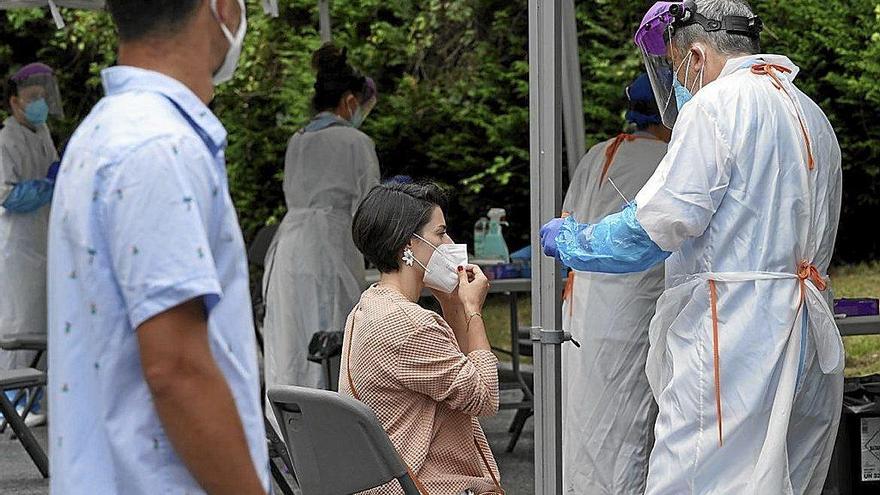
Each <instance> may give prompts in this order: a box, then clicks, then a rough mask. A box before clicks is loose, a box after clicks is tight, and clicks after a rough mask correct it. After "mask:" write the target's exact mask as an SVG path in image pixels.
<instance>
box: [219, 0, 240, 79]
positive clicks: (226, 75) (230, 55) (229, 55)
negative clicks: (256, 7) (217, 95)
mask: <svg viewBox="0 0 880 495" xmlns="http://www.w3.org/2000/svg"><path fill="white" fill-rule="evenodd" d="M238 6H239V8H240V9H241V22H239V24H238V31H237V32H236V33H235V35H233V34H232V31H230V30H229V28H228V27H226V24H223V21H221V20H220V14H219V13H218V12H217V0H211V12H213V13H214V17H216V18H217V22H219V23H220V30H221V31H223V34H224V35H225V36H226V39H227V40H228V41H229V50H228V51H227V52H226V59H225V60H223V65H221V66H220V68H219V69H217V72H215V73H214V77H213V81H214V86H218V85H220V84H223V83H225V82H227V81H229V80H230V79H232V76H233V75H234V74H235V69H236V67H238V59H239V57H241V48H242V46H243V45H244V36H245V34H246V33H247V8H246V7H245V5H244V0H238Z"/></svg>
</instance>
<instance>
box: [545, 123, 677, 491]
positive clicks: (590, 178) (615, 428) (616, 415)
mask: <svg viewBox="0 0 880 495" xmlns="http://www.w3.org/2000/svg"><path fill="white" fill-rule="evenodd" d="M615 150H616V153H615ZM665 153H666V143H664V142H663V141H660V140H658V139H656V138H654V137H653V136H652V135H651V134H648V133H643V132H639V133H636V134H635V135H621V136H619V137H617V138H615V139H610V140H608V141H606V142H603V143H599V144H598V145H596V146H594V147H593V148H591V149H590V151H589V152H588V153H587V154H586V156H584V158H583V159H582V160H581V163H580V165H579V166H578V168H577V170H576V172H575V175H574V177H573V178H572V182H571V185H570V186H569V189H568V193H567V194H566V196H565V203H564V205H563V210H565V211H567V212H569V213H571V214H573V215H574V218H575V219H576V220H577V221H578V222H580V223H587V222H589V223H593V222H596V221H598V220H601V219H602V218H603V217H605V216H606V215H609V214H612V213H617V212H618V211H620V209H621V207H622V206H623V205H625V202H624V200H623V199H622V198H621V197H620V195H619V194H618V193H617V191H615V190H614V187H613V186H612V185H611V184H610V183H609V182H608V177H611V178H612V179H613V180H614V183H615V184H616V185H617V187H618V188H620V190H621V192H622V193H623V194H624V195H625V196H626V197H627V198H628V199H630V200H632V199H633V198H635V196H636V194H637V193H638V192H639V190H641V188H642V186H644V185H645V182H647V181H648V179H649V178H650V177H651V175H652V174H653V173H654V170H655V169H656V168H657V164H658V163H660V160H661V159H662V158H663V155H664V154H665ZM573 277H574V278H573V280H571V281H570V282H569V283H570V285H569V288H568V290H567V291H566V300H565V302H564V303H563V321H564V328H565V330H566V331H569V332H571V333H572V336H573V337H574V338H575V339H576V340H578V341H579V342H580V343H581V347H580V348H576V347H574V346H563V351H562V352H563V359H562V367H563V371H562V383H563V394H564V395H563V398H562V411H563V413H562V414H563V421H562V425H563V426H562V429H563V437H562V448H563V466H564V473H563V474H564V484H565V490H566V493H570V494H590V495H642V494H643V493H644V492H645V479H646V477H647V472H648V453H649V452H650V448H651V438H652V433H651V432H652V430H653V427H654V417H655V415H656V406H655V405H654V400H653V398H652V397H651V389H650V387H649V386H648V379H647V377H646V376H645V359H646V358H647V354H648V325H649V323H650V321H651V317H652V316H653V315H654V305H655V303H656V302H657V298H658V297H659V296H660V293H661V292H662V291H663V265H659V266H657V267H654V268H653V269H652V270H649V271H646V272H642V273H634V274H629V275H607V274H602V273H586V272H576V273H573Z"/></svg>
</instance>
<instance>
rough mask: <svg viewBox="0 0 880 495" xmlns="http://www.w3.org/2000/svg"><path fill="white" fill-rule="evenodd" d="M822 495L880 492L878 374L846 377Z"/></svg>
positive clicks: (879, 384) (860, 494)
mask: <svg viewBox="0 0 880 495" xmlns="http://www.w3.org/2000/svg"><path fill="white" fill-rule="evenodd" d="M822 493H823V495H876V494H878V493H880V375H871V376H864V377H857V378H847V379H846V381H845V382H844V394H843V414H842V415H841V417H840V428H839V430H838V435H837V442H836V444H835V446H834V453H833V455H832V457H831V466H830V467H829V470H828V478H827V480H826V482H825V488H824V490H823V491H822Z"/></svg>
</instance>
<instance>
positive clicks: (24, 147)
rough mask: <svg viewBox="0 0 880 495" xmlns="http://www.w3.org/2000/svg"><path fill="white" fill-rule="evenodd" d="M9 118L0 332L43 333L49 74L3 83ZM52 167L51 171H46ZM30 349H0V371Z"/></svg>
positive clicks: (51, 150) (1, 206)
mask: <svg viewBox="0 0 880 495" xmlns="http://www.w3.org/2000/svg"><path fill="white" fill-rule="evenodd" d="M7 102H8V103H9V108H10V110H11V113H12V115H11V116H10V117H9V118H7V119H6V120H5V121H4V122H3V128H2V129H0V294H2V296H0V329H2V330H0V332H2V333H4V334H22V333H46V243H47V237H46V236H47V232H48V229H49V206H48V205H49V202H50V201H51V200H52V191H53V189H54V176H55V174H56V173H57V166H56V167H53V166H52V165H53V163H55V162H56V161H57V160H58V152H57V151H56V149H55V144H54V143H53V141H52V136H51V134H50V133H49V127H48V126H47V125H46V122H47V120H48V118H49V115H53V116H58V117H60V116H62V115H63V112H62V107H61V94H60V92H59V90H58V84H57V81H56V79H55V75H54V72H53V70H52V69H51V68H50V67H49V66H47V65H44V64H41V63H33V64H30V65H26V66H24V67H22V68H21V69H20V70H18V71H17V72H16V73H15V74H13V75H12V77H11V78H10V79H9V80H8V81H7ZM50 168H52V170H50ZM32 359H33V351H4V350H0V369H4V370H6V369H14V368H21V367H25V366H29V365H30V363H31V360H32Z"/></svg>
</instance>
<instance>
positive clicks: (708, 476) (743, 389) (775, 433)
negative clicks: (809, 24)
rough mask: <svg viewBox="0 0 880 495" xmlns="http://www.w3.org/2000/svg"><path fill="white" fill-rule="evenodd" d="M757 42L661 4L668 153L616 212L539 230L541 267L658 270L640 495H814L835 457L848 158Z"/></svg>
mask: <svg viewBox="0 0 880 495" xmlns="http://www.w3.org/2000/svg"><path fill="white" fill-rule="evenodd" d="M761 29H762V24H761V21H760V19H758V18H757V17H756V16H755V15H754V13H753V12H752V10H751V8H750V7H749V6H748V4H747V3H746V2H744V1H742V0H699V1H696V2H694V1H692V0H688V1H685V2H658V3H657V4H655V5H654V6H653V7H652V8H651V9H650V10H649V12H648V14H647V15H646V16H645V18H644V20H643V22H642V25H641V26H640V28H639V30H638V32H637V34H636V43H637V45H638V46H639V48H640V49H641V50H642V52H643V56H644V59H645V63H646V66H647V69H648V74H649V77H650V78H651V83H652V87H653V89H654V93H655V96H656V97H657V102H658V106H659V108H660V110H661V113H662V116H663V119H664V123H665V124H666V125H667V126H669V127H672V128H673V133H672V140H671V142H670V144H669V151H668V152H667V154H666V157H664V159H663V161H662V162H661V163H660V165H659V166H658V167H657V171H656V173H655V174H654V175H653V176H652V177H651V179H650V180H649V181H648V183H647V184H646V185H645V187H644V188H642V190H641V191H640V192H639V193H638V194H637V195H636V198H635V200H634V201H633V202H632V204H631V205H629V206H627V207H626V208H624V209H623V210H622V211H621V212H619V213H615V214H613V215H610V216H607V217H605V218H604V219H602V220H600V221H598V222H596V223H592V224H578V223H577V222H576V221H575V220H574V219H573V218H568V219H564V220H563V219H555V220H553V221H551V222H549V223H548V224H547V225H545V226H544V228H542V244H543V247H544V251H545V253H546V254H548V255H552V256H557V257H558V258H559V259H560V260H561V261H562V262H563V263H564V264H566V265H568V266H570V267H573V268H576V269H578V270H582V271H595V272H638V271H643V270H646V269H648V268H651V267H653V266H654V265H656V264H657V263H660V262H661V261H662V260H666V289H665V291H664V293H663V295H662V296H661V297H660V299H659V300H658V302H657V312H656V315H655V316H654V318H653V320H652V321H651V329H650V350H649V352H648V361H647V366H646V371H647V375H648V380H649V382H650V384H651V389H652V392H653V394H654V397H655V399H656V401H657V404H658V406H659V413H658V417H657V422H656V426H655V429H654V433H655V443H654V448H653V450H652V452H651V457H650V461H649V468H648V481H647V488H646V493H647V494H648V495H657V494H663V495H666V494H669V495H672V494H675V495H679V494H683V493H695V494H710V493H711V494H737V495H741V494H746V495H764V494H774V495H776V494H781V495H788V494H799V495H800V494H818V493H820V492H821V490H822V486H823V484H824V481H825V476H826V474H827V471H828V465H829V462H830V457H831V452H832V450H833V447H834V440H835V436H836V434H837V426H838V422H839V419H840V410H841V407H840V404H841V400H842V393H843V373H842V370H843V365H844V354H843V344H842V342H841V338H840V334H839V333H838V330H837V327H836V325H835V323H834V317H833V314H832V311H831V309H830V308H831V306H830V302H831V294H830V290H828V287H827V285H828V279H827V276H826V273H827V269H828V265H829V263H830V262H831V256H832V253H833V251H834V239H835V236H836V234H837V224H838V219H839V215H840V200H841V156H840V147H839V146H838V142H837V138H836V136H835V134H834V130H833V129H832V127H831V125H830V123H829V121H828V119H827V118H826V116H825V114H824V113H823V112H822V110H821V109H820V108H819V107H818V106H817V105H816V104H815V103H814V102H813V101H812V100H811V99H810V98H809V97H807V96H806V95H805V94H804V93H803V92H801V91H800V90H799V89H798V88H797V86H795V84H794V81H795V78H796V76H797V74H798V71H799V69H798V67H797V66H795V65H794V63H793V62H792V61H791V60H789V59H788V58H787V57H784V56H780V55H769V54H760V48H759V35H760V32H761ZM673 124H674V127H673Z"/></svg>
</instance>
